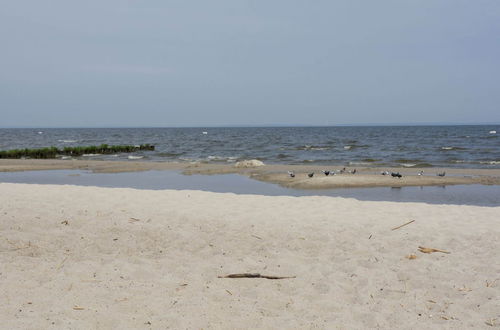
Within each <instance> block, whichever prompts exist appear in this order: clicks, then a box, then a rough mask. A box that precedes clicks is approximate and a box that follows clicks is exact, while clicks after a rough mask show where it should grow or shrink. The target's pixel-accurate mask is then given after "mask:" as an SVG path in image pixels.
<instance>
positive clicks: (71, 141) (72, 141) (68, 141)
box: [57, 140, 78, 143]
mask: <svg viewBox="0 0 500 330" xmlns="http://www.w3.org/2000/svg"><path fill="white" fill-rule="evenodd" d="M57 141H58V142H62V143H75V142H78V140H57Z"/></svg>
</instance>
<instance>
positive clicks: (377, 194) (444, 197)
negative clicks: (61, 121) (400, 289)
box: [0, 170, 500, 206]
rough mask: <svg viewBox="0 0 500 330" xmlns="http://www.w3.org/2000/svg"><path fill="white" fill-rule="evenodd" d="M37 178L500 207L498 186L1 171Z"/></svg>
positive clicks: (1, 175) (4, 178)
mask: <svg viewBox="0 0 500 330" xmlns="http://www.w3.org/2000/svg"><path fill="white" fill-rule="evenodd" d="M1 182H10V183H35V184H59V185H65V184H67V185H80V186H97V187H110V188H117V187H120V188H135V189H158V190H162V189H176V190H186V189H187V190H204V191H212V192H222V193H235V194H258V195H267V196H333V197H345V198H355V199H358V200H368V201H394V202H420V203H422V202H423V203H429V204H458V205H479V206H499V205H500V186H496V185H492V186H486V185H458V186H433V187H398V188H391V187H375V188H340V189H317V190H310V189H302V190H301V189H290V188H284V187H281V186H279V185H275V184H272V183H267V182H261V181H257V180H253V179H250V178H248V177H246V176H243V175H237V174H225V175H196V174H195V175H183V174H181V173H179V172H176V171H145V172H124V173H92V172H89V171H78V170H51V171H26V172H0V183H1Z"/></svg>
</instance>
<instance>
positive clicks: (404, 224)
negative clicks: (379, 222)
mask: <svg viewBox="0 0 500 330" xmlns="http://www.w3.org/2000/svg"><path fill="white" fill-rule="evenodd" d="M412 222H415V220H412V221H408V222H407V223H403V224H402V225H401V226H397V227H394V228H392V229H391V230H396V229H399V228H401V227H404V226H406V225H409V224H410V223H412Z"/></svg>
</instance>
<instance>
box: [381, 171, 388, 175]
mask: <svg viewBox="0 0 500 330" xmlns="http://www.w3.org/2000/svg"><path fill="white" fill-rule="evenodd" d="M380 174H382V175H389V172H387V171H382V172H380Z"/></svg>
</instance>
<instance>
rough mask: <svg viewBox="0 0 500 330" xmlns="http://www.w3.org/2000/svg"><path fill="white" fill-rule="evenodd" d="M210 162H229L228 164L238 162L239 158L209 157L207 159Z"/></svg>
mask: <svg viewBox="0 0 500 330" xmlns="http://www.w3.org/2000/svg"><path fill="white" fill-rule="evenodd" d="M206 159H207V160H208V161H210V162H224V161H225V162H228V163H234V162H235V161H236V160H238V157H235V156H228V157H223V156H208V157H207V158H206Z"/></svg>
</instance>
